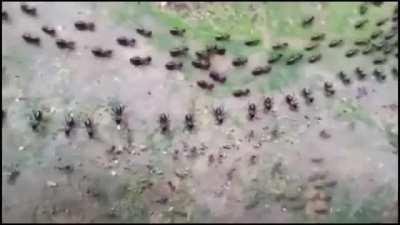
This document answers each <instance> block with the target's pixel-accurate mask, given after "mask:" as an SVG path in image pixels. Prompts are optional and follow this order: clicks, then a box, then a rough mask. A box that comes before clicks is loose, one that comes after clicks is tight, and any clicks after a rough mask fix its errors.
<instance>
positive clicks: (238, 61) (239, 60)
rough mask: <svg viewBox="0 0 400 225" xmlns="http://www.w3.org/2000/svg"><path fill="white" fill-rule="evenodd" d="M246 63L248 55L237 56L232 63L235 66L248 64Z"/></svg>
mask: <svg viewBox="0 0 400 225" xmlns="http://www.w3.org/2000/svg"><path fill="white" fill-rule="evenodd" d="M246 64H247V57H245V56H239V57H236V58H234V59H233V61H232V65H233V66H236V67H238V66H244V65H246Z"/></svg>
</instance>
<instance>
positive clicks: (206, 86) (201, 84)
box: [197, 80, 214, 91]
mask: <svg viewBox="0 0 400 225" xmlns="http://www.w3.org/2000/svg"><path fill="white" fill-rule="evenodd" d="M197 85H198V86H199V87H200V88H201V89H206V90H209V91H211V90H212V89H213V88H214V84H212V83H207V81H205V80H199V81H197Z"/></svg>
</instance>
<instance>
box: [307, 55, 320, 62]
mask: <svg viewBox="0 0 400 225" xmlns="http://www.w3.org/2000/svg"><path fill="white" fill-rule="evenodd" d="M321 58H322V54H321V53H319V54H315V55H311V56H310V57H309V58H308V62H309V63H315V62H317V61H319V60H321Z"/></svg>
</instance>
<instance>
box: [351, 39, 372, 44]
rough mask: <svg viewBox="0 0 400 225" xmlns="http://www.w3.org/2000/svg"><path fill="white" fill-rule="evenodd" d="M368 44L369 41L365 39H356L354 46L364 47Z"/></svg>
mask: <svg viewBox="0 0 400 225" xmlns="http://www.w3.org/2000/svg"><path fill="white" fill-rule="evenodd" d="M369 43H370V42H369V39H367V38H364V39H358V40H355V41H354V45H357V46H365V45H368V44H369Z"/></svg>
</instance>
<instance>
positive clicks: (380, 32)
mask: <svg viewBox="0 0 400 225" xmlns="http://www.w3.org/2000/svg"><path fill="white" fill-rule="evenodd" d="M382 34H383V30H381V29H379V30H375V31H374V32H372V33H371V36H370V38H371V39H372V40H374V39H376V38H378V37H379V36H381V35H382Z"/></svg>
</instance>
